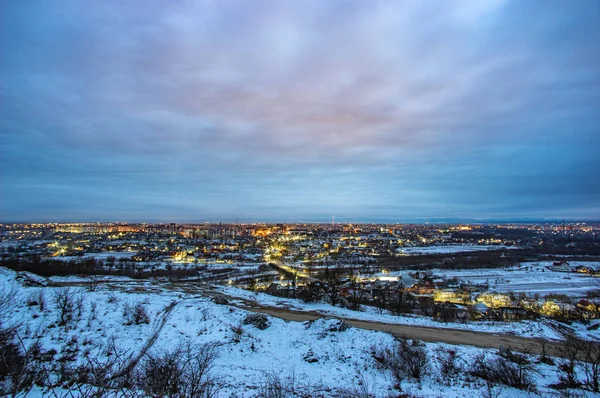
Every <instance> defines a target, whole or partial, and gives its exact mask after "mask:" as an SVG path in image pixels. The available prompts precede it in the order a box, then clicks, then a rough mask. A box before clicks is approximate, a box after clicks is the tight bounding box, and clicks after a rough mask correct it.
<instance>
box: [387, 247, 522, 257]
mask: <svg viewBox="0 0 600 398" xmlns="http://www.w3.org/2000/svg"><path fill="white" fill-rule="evenodd" d="M506 249H518V247H516V246H503V245H438V246H426V247H402V248H400V249H398V250H397V251H398V253H401V254H407V255H422V254H437V253H463V252H476V251H482V250H506Z"/></svg>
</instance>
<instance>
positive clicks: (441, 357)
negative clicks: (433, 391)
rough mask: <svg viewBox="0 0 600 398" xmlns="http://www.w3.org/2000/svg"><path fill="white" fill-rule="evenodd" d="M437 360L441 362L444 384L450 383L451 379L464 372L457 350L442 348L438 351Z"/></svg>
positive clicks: (441, 377) (441, 374)
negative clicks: (459, 362)
mask: <svg viewBox="0 0 600 398" xmlns="http://www.w3.org/2000/svg"><path fill="white" fill-rule="evenodd" d="M437 360H438V363H439V364H440V379H441V380H442V382H443V383H444V384H446V385H450V383H451V381H452V380H454V379H455V378H456V377H457V376H458V375H459V374H460V373H461V372H462V368H461V367H460V365H459V364H458V356H457V355H456V351H455V350H446V349H443V348H440V349H439V350H438V351H437Z"/></svg>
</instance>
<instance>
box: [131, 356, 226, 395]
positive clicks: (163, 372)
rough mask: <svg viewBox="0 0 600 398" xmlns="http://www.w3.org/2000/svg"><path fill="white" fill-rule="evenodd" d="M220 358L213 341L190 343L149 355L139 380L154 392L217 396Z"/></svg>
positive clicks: (145, 389) (140, 372)
mask: <svg viewBox="0 0 600 398" xmlns="http://www.w3.org/2000/svg"><path fill="white" fill-rule="evenodd" d="M216 358H217V354H216V350H215V348H214V346H212V345H204V346H192V345H186V346H180V347H178V348H176V349H175V350H174V351H171V352H163V353H159V354H155V355H149V356H148V358H147V359H146V360H145V361H144V362H143V363H142V364H141V368H140V370H139V371H138V374H137V378H136V384H137V386H138V387H139V388H140V389H142V390H143V391H144V392H146V393H147V394H148V395H152V396H169V397H175V398H179V397H182V398H183V397H191V398H195V397H205V398H209V397H214V396H216V394H217V392H218V390H219V384H218V383H217V381H216V380H215V379H214V378H213V377H212V376H211V370H212V367H213V364H214V361H215V359H216Z"/></svg>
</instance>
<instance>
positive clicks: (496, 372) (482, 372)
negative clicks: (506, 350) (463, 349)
mask: <svg viewBox="0 0 600 398" xmlns="http://www.w3.org/2000/svg"><path fill="white" fill-rule="evenodd" d="M534 372H535V367H534V366H533V364H532V363H531V362H530V361H529V359H527V357H526V356H525V355H521V354H515V353H511V355H510V357H508V358H505V357H501V356H497V357H495V358H493V359H491V360H488V358H487V357H486V356H485V354H481V355H479V356H478V357H477V358H476V359H475V362H474V364H473V366H472V368H471V370H470V373H471V374H472V375H473V376H476V377H479V378H481V379H484V380H487V381H489V382H492V383H501V384H504V385H507V386H509V387H515V388H518V389H520V390H526V391H532V392H535V391H536V385H535V382H534V381H533V378H532V373H534Z"/></svg>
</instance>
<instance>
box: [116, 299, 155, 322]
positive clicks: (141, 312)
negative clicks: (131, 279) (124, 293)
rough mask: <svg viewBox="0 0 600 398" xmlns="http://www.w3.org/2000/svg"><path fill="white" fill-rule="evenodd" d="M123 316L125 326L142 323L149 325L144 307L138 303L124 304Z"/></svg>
mask: <svg viewBox="0 0 600 398" xmlns="http://www.w3.org/2000/svg"><path fill="white" fill-rule="evenodd" d="M123 316H124V317H125V320H126V324H127V325H140V324H142V323H150V317H149V316H148V311H147V310H146V306H145V305H144V304H143V303H142V302H140V301H138V302H136V303H126V304H125V306H124V307H123Z"/></svg>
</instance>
